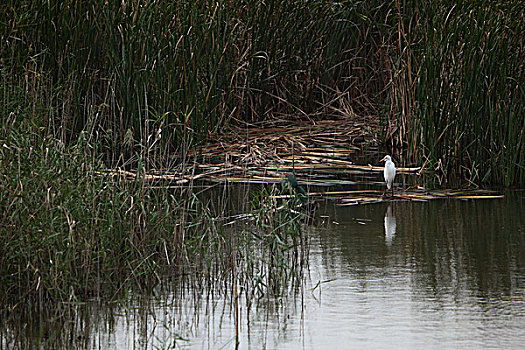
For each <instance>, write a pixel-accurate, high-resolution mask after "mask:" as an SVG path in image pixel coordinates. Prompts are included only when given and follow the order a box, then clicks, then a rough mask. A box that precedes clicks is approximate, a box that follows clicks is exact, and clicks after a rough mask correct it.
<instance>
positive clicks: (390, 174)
mask: <svg viewBox="0 0 525 350" xmlns="http://www.w3.org/2000/svg"><path fill="white" fill-rule="evenodd" d="M383 161H386V163H385V170H384V174H385V182H386V188H387V190H389V189H391V188H392V196H394V178H395V177H396V166H395V165H394V162H392V158H390V156H385V158H383V159H381V162H383Z"/></svg>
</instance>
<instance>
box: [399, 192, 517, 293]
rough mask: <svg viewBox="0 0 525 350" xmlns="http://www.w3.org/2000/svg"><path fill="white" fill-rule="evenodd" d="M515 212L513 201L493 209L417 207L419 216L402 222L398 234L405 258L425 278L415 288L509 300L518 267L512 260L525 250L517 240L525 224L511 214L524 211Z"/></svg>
mask: <svg viewBox="0 0 525 350" xmlns="http://www.w3.org/2000/svg"><path fill="white" fill-rule="evenodd" d="M406 205H407V206H413V205H416V204H408V203H407V204H406ZM520 207H522V204H521V203H520V201H516V200H515V198H509V199H506V200H504V201H501V202H499V203H498V204H497V205H494V202H484V201H468V202H465V201H460V202H456V201H443V202H431V203H428V204H426V205H424V206H421V210H419V211H418V212H417V213H418V215H412V216H411V217H406V218H405V217H403V218H404V219H403V220H402V222H403V233H404V234H405V235H406V239H407V243H406V244H407V246H409V247H410V251H408V252H407V253H408V254H409V255H410V256H411V257H412V259H414V260H415V261H418V264H416V265H415V266H416V267H417V268H418V270H420V271H421V272H423V273H424V274H423V275H421V276H424V278H421V280H416V281H415V283H416V284H417V286H418V287H421V286H423V287H424V286H425V285H427V284H429V283H430V284H431V286H432V287H433V288H435V290H436V293H437V294H439V291H440V290H441V289H447V288H451V287H454V286H457V287H458V290H467V289H475V290H479V292H480V293H481V294H482V295H507V294H511V293H512V292H513V289H514V287H513V285H514V281H515V280H516V278H517V276H518V275H517V274H518V269H517V268H516V267H517V266H519V265H520V264H521V263H520V262H519V259H518V260H516V258H517V257H519V256H522V255H523V254H522V253H521V252H523V250H524V249H525V245H524V242H523V237H521V233H522V228H523V227H524V225H525V221H524V219H523V216H522V215H516V214H514V213H519V212H521V211H523V208H522V209H520ZM405 226H406V227H405ZM425 227H428V228H429V229H427V230H425V229H424V228H425ZM421 276H420V277H421ZM459 286H461V288H459Z"/></svg>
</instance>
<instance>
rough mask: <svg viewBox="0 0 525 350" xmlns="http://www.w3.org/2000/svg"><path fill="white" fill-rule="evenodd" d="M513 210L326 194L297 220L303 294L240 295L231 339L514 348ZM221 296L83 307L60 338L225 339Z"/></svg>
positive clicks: (520, 326) (518, 278)
mask: <svg viewBox="0 0 525 350" xmlns="http://www.w3.org/2000/svg"><path fill="white" fill-rule="evenodd" d="M524 209H525V200H524V199H523V193H520V194H517V195H516V194H513V195H510V196H507V197H506V198H505V199H502V200H478V201H459V200H454V201H449V200H436V201H431V202H411V203H409V202H393V203H390V204H388V203H380V204H371V205H366V206H350V207H336V206H335V205H334V203H333V202H330V203H327V204H326V206H325V207H323V208H322V209H321V212H320V213H319V214H320V215H323V216H324V217H323V218H321V220H320V221H321V222H319V223H317V224H316V225H312V226H308V227H307V228H306V230H307V235H308V237H309V242H310V251H309V262H310V263H309V273H308V276H307V277H306V278H305V286H304V289H303V292H302V293H299V294H298V295H295V296H289V297H284V298H281V299H278V300H267V299H264V300H261V302H260V303H259V304H258V305H252V306H251V308H250V309H249V310H248V309H247V308H246V304H245V303H244V302H243V301H244V300H242V299H241V301H240V314H241V316H240V319H241V322H240V324H241V326H240V335H241V339H240V348H241V349H250V348H251V349H263V348H266V349H362V348H372V349H373V348H378V349H383V348H402V349H422V348H425V349H429V348H430V349H431V348H434V349H443V348H462V349H463V348H465V349H467V348H498V349H500V348H505V349H513V348H515V349H518V348H523V346H524V344H525V211H524ZM323 221H324V222H323ZM230 302H231V298H230V296H226V295H213V294H211V295H204V296H203V295H200V294H198V293H197V294H196V293H192V291H191V289H188V288H183V290H182V291H178V292H177V293H174V292H173V291H172V292H166V293H163V292H159V293H157V295H156V296H155V297H150V298H142V299H141V298H138V299H137V300H135V301H133V303H132V304H131V305H127V306H125V307H115V308H112V309H111V310H109V309H108V308H102V309H100V308H98V307H95V306H88V307H86V308H85V309H83V310H84V311H83V312H82V313H81V314H80V315H78V316H77V317H76V319H77V320H78V321H77V323H79V324H81V325H82V326H79V325H78V324H77V325H76V326H74V327H72V328H75V327H76V328H79V329H80V328H81V329H83V333H82V334H81V335H75V334H72V335H71V336H72V337H75V336H76V337H79V339H81V340H80V341H79V342H76V343H77V344H81V347H86V348H102V349H106V348H108V349H111V348H114V349H135V348H148V349H157V348H160V349H165V348H175V349H178V348H182V349H221V348H224V349H232V348H234V346H235V340H234V335H235V326H234V317H233V313H232V311H231V310H232V308H231V304H230ZM95 315H96V316H95ZM3 343H4V344H7V342H6V339H4V342H3Z"/></svg>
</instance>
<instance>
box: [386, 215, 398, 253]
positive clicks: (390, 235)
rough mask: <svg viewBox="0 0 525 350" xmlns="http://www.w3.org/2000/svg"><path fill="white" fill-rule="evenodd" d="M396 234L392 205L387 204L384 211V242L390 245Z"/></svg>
mask: <svg viewBox="0 0 525 350" xmlns="http://www.w3.org/2000/svg"><path fill="white" fill-rule="evenodd" d="M395 235H396V217H395V216H394V214H393V213H392V205H389V206H388V208H387V209H386V213H385V242H386V244H387V245H389V246H390V245H392V240H393V239H394V236H395Z"/></svg>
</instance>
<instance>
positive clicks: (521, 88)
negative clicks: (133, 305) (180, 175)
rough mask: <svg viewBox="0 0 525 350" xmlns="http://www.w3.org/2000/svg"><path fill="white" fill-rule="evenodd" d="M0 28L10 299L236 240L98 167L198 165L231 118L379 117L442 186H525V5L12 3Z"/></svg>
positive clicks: (2, 216)
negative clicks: (198, 148)
mask: <svg viewBox="0 0 525 350" xmlns="http://www.w3.org/2000/svg"><path fill="white" fill-rule="evenodd" d="M0 23H1V25H0V39H1V44H0V56H1V66H0V75H1V82H0V99H1V101H2V102H1V104H0V118H1V124H0V222H1V224H0V284H1V290H2V291H3V292H5V293H6V294H9V295H15V296H18V297H20V298H22V297H24V295H25V293H26V292H27V293H33V294H35V293H37V292H38V293H44V292H42V291H45V293H48V294H50V295H54V296H59V297H61V298H67V297H68V296H69V297H71V295H72V293H73V294H74V293H79V292H82V291H84V292H85V293H93V288H92V287H93V284H92V282H93V280H95V279H97V280H100V279H105V280H107V281H118V280H126V279H129V276H134V277H137V276H142V275H147V276H149V277H150V278H154V277H153V276H154V274H152V272H151V271H155V266H156V264H157V263H164V264H172V263H175V262H176V261H179V260H180V261H183V260H184V261H190V260H191V259H190V258H189V253H188V250H187V249H188V247H194V248H195V247H201V248H202V247H203V246H206V247H214V246H215V244H224V241H225V238H224V236H222V234H221V233H220V232H217V231H215V228H214V227H215V226H214V225H211V224H210V222H212V221H213V220H211V219H209V216H206V215H204V214H203V213H208V211H207V206H206V205H205V204H203V203H201V202H200V201H199V200H197V199H195V197H193V195H192V194H191V191H189V190H188V191H187V192H184V193H177V194H174V193H172V192H169V191H168V190H165V191H163V190H156V191H153V190H151V189H148V188H145V187H144V186H143V184H142V182H141V181H137V182H136V183H125V182H122V181H118V180H115V179H112V178H110V177H105V176H101V175H100V173H98V171H99V170H100V169H102V168H108V167H124V168H127V169H129V170H132V171H136V172H137V174H139V175H140V174H141V173H142V172H143V171H144V170H149V169H152V168H164V169H174V168H175V167H178V168H179V169H181V168H185V167H188V166H189V165H188V164H186V159H185V157H184V154H186V152H187V151H188V150H190V149H192V147H194V146H195V145H196V144H198V143H202V142H205V141H206V139H207V138H208V136H209V135H210V134H211V133H214V132H217V131H222V132H228V128H229V126H230V125H231V124H232V123H243V122H254V121H260V120H265V119H268V118H271V117H273V116H276V115H278V116H285V117H288V118H306V117H308V118H329V117H333V116H335V115H336V116H345V117H347V118H352V116H353V115H365V114H366V115H376V116H377V118H379V119H380V121H381V125H382V126H383V130H382V134H383V136H384V144H385V146H386V147H389V148H391V151H393V152H395V153H396V154H403V155H404V159H407V162H414V163H420V164H421V163H425V165H426V167H427V168H428V169H432V170H433V169H436V170H437V174H438V178H437V179H438V180H439V181H441V182H446V181H468V182H471V183H476V184H482V185H505V186H516V185H517V186H523V185H524V184H525V154H524V151H525V135H524V130H525V64H524V63H525V42H524V40H525V39H524V36H523V33H524V32H525V5H524V4H523V2H522V1H521V0H514V1H491V2H462V3H460V4H455V2H448V1H444V2H442V1H417V0H407V1H400V0H398V1H379V0H378V1H317V0H296V1H276V0H269V1H259V0H244V1H241V0H234V1H218V2H217V1H207V0H196V1H186V0H182V1H166V0H159V1H146V0H142V1H141V0H136V1H109V2H108V1H102V0H86V1H56V0H48V1H41V0H39V1H12V0H8V1H7V2H6V4H5V5H4V6H2V8H1V9H0ZM139 179H140V176H139ZM187 197H189V198H190V199H181V198H187ZM203 208H204V209H203ZM206 218H208V219H206ZM194 223H198V224H194ZM277 227H282V226H279V225H278V226H277ZM263 232H270V233H271V232H274V231H272V230H270V231H267V230H266V229H265V230H263ZM122 233H125V235H123V234H122ZM204 233H208V235H207V236H206V237H207V239H209V243H208V244H207V245H206V244H204V243H203V242H205V240H204V238H202V237H204ZM196 237H197V238H196ZM214 237H215V238H216V239H215V238H214ZM275 237H276V239H278V241H281V239H280V238H279V236H278V235H277V236H275ZM294 237H295V236H294ZM221 242H223V243H221ZM265 242H266V241H265ZM269 246H272V247H273V248H271V251H272V252H273V251H274V250H273V249H274V248H275V247H274V246H273V245H269ZM210 249H211V248H210ZM215 251H216V250H215ZM232 254H233V253H232ZM165 257H168V258H167V259H165ZM228 259H229V258H228ZM210 264H211V263H210ZM215 266H220V262H217V263H216V264H215ZM106 267H107V268H106ZM101 275H103V276H101ZM104 276H105V277H104ZM119 276H120V278H116V277H119ZM137 279H138V277H137ZM70 288H71V289H70ZM45 293H44V294H45Z"/></svg>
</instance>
